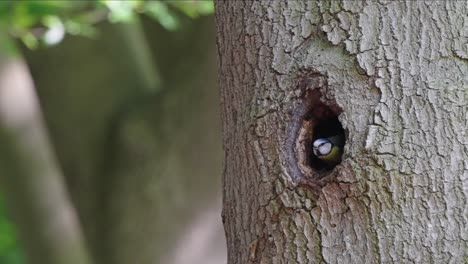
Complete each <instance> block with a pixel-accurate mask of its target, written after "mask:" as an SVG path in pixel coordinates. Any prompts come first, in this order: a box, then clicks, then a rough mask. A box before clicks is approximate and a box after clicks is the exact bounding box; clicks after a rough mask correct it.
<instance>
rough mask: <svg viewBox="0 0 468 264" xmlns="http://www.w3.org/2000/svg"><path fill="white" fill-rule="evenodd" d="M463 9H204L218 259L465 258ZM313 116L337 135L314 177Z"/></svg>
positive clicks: (235, 5) (330, 4)
mask: <svg viewBox="0 0 468 264" xmlns="http://www.w3.org/2000/svg"><path fill="white" fill-rule="evenodd" d="M467 12H468V7H467V4H466V2H464V1H447V2H443V1H406V2H403V1H398V2H396V1H395V2H392V1H381V2H374V1H321V2H315V1H307V2H306V1H218V2H216V19H217V37H218V40H217V42H218V52H219V69H220V71H219V83H220V86H221V100H222V117H223V137H224V140H223V141H224V149H225V167H224V183H223V184H224V188H223V189H224V209H223V217H224V221H225V230H226V234H227V242H228V263H229V264H233V263H464V262H466V261H468V218H467V215H468V205H467V203H466V201H467V199H468V162H467V160H468V134H467V132H466V126H467V125H468V124H467V118H468V106H467V104H468V93H467V89H468V65H467V60H468V45H467V40H468V33H467V31H466V28H467V27H468V25H467V20H466V14H467ZM321 109H322V110H323V109H326V110H327V111H328V112H329V113H331V114H334V115H338V116H339V121H340V122H341V124H342V125H343V127H344V129H345V131H346V137H347V140H346V145H345V148H344V156H343V161H342V162H341V164H339V165H338V166H337V167H335V168H334V169H333V170H331V171H327V172H323V170H319V169H316V168H314V167H313V165H312V164H311V163H310V162H309V161H308V160H307V159H308V158H307V157H309V156H310V155H311V153H309V152H310V150H309V148H310V147H308V145H307V144H309V143H310V138H311V137H310V136H309V137H308V136H307V135H309V134H313V133H314V129H316V127H315V126H316V124H317V122H318V121H317V120H321V118H325V117H324V116H325V114H323V113H322V112H321V111H320V110H321ZM311 116H312V118H311ZM308 133H309V134H308Z"/></svg>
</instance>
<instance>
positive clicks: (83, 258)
mask: <svg viewBox="0 0 468 264" xmlns="http://www.w3.org/2000/svg"><path fill="white" fill-rule="evenodd" d="M0 146H2V147H1V148H0V184H1V186H2V187H3V190H4V192H5V197H6V203H7V206H8V208H9V210H10V212H11V213H12V216H13V218H14V220H15V222H16V224H17V225H18V227H19V231H20V240H21V242H22V243H23V245H24V246H25V249H26V252H27V255H28V256H27V257H28V260H29V263H38V264H39V263H40V264H43V263H48V264H88V263H91V260H90V258H89V256H88V253H87V250H86V248H85V243H84V239H83V236H82V234H81V230H80V225H79V223H78V219H77V216H76V212H75V209H74V208H73V206H72V204H71V202H70V200H69V197H68V194H67V191H66V189H65V187H64V183H63V178H62V175H61V173H60V170H59V168H58V165H57V162H56V160H55V157H54V155H53V153H52V150H51V147H50V145H49V142H48V139H47V136H46V133H45V130H44V127H43V122H42V119H41V115H40V111H39V105H38V102H37V99H36V95H35V93H34V90H33V84H32V81H31V79H30V76H29V74H28V72H27V68H26V66H25V65H24V63H23V62H22V61H21V60H19V59H11V58H4V57H3V58H2V54H0Z"/></svg>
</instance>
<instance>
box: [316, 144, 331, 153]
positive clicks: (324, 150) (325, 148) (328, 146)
mask: <svg viewBox="0 0 468 264" xmlns="http://www.w3.org/2000/svg"><path fill="white" fill-rule="evenodd" d="M331 149H332V145H331V144H330V143H325V144H322V145H321V146H319V148H318V152H319V154H320V155H327V154H328V153H330V151H331Z"/></svg>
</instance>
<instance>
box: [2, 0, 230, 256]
mask: <svg viewBox="0 0 468 264" xmlns="http://www.w3.org/2000/svg"><path fill="white" fill-rule="evenodd" d="M216 66H217V64H216V40H215V26H214V18H213V3H212V1H207V0H188V1H179V0H178V1H145V0H134V1H124V0H114V1H108V0H81V1H80V0H74V1H65V0H21V1H20V0H16V1H15V0H0V188H1V189H0V263H1V264H3V263H5V264H26V263H47V264H55V263H67V264H73V263H112V264H120V263H122V264H127V263H138V264H146V263H167V264H184V263H191V264H197V263H204V264H211V263H216V264H218V263H226V249H225V242H224V231H223V228H222V221H221V165H222V158H223V156H222V149H221V136H220V134H221V133H220V117H219V113H218V104H219V100H218V89H217V81H216V80H217V73H216Z"/></svg>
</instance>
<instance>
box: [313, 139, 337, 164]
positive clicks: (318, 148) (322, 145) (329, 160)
mask: <svg viewBox="0 0 468 264" xmlns="http://www.w3.org/2000/svg"><path fill="white" fill-rule="evenodd" d="M343 147H344V135H336V136H332V137H326V138H318V139H316V140H314V142H313V144H312V149H313V152H314V155H315V156H316V157H317V158H318V159H320V160H321V161H323V162H324V163H325V164H326V165H327V167H334V166H336V165H338V163H340V162H341V155H342V154H343Z"/></svg>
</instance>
